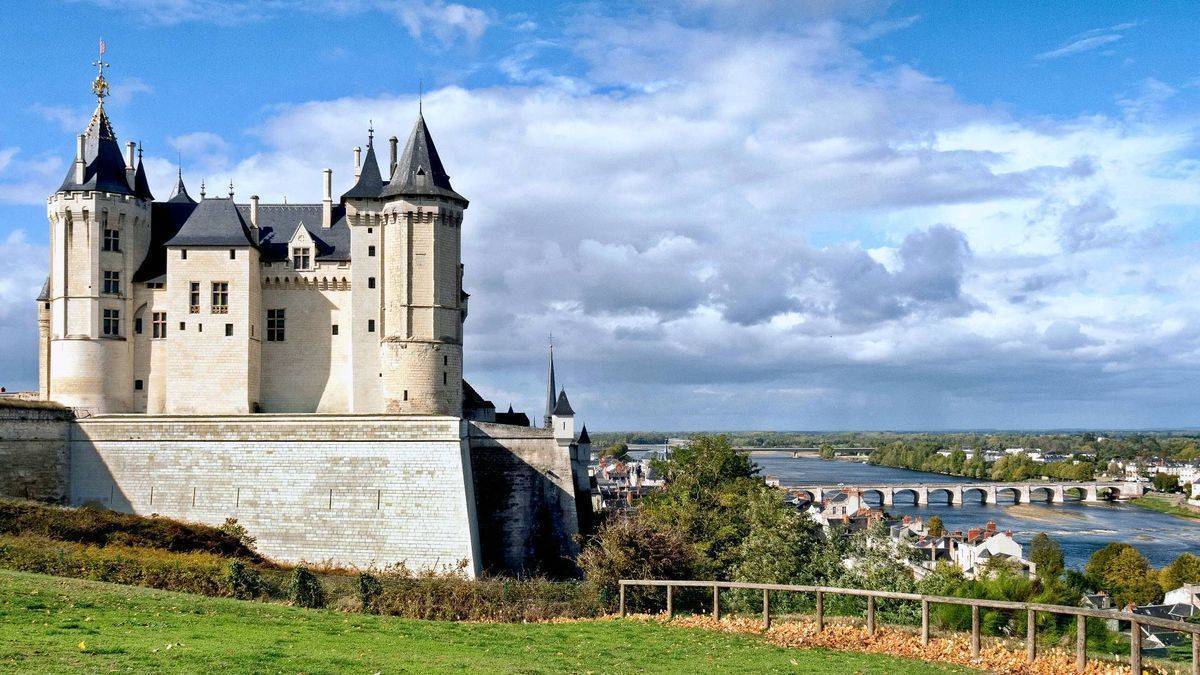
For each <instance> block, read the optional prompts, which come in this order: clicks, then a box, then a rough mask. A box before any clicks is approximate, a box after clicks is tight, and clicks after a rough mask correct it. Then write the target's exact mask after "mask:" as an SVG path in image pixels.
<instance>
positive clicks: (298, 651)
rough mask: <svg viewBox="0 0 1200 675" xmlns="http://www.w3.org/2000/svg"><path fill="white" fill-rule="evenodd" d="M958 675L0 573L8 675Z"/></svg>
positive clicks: (910, 665)
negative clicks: (82, 674) (455, 674)
mask: <svg viewBox="0 0 1200 675" xmlns="http://www.w3.org/2000/svg"><path fill="white" fill-rule="evenodd" d="M81 670H82V671H86V672H98V671H112V670H121V671H131V670H132V671H135V672H149V671H153V672H198V671H208V672H217V671H219V672H247V671H255V672H292V673H297V672H304V673H321V672H358V673H376V672H384V673H396V672H430V671H442V672H444V671H461V670H488V671H505V672H523V673H532V672H561V671H571V672H589V671H590V672H629V671H650V670H652V671H655V672H691V673H694V672H712V671H714V670H719V671H721V672H797V671H809V670H819V671H821V672H825V673H861V672H889V673H935V672H963V671H955V670H951V669H948V668H945V667H942V666H937V665H933V664H924V663H919V662H914V661H905V660H898V659H891V658H887V657H881V656H874V655H867V654H850V653H834V652H825V651H820V650H791V649H784V648H780V647H775V646H772V645H770V644H768V643H767V642H765V641H764V640H761V639H759V638H756V637H753V636H739V635H725V634H720V633H715V632H710V631H703V630H690V629H686V628H675V627H667V626H660V625H657V624H649V623H641V622H621V621H603V620H602V621H586V622H578V623H554V624H549V623H542V624H471V623H445V622H426V621H410V620H403V619H392V618H383V617H376V616H369V615H361V614H342V613H337V612H329V611H314V610H302V609H296V608H291V607H284V606H281V605H273V604H263V603H253V602H241V601H237V600H224V599H214V598H205V597H199V596H193V595H185V594H181V593H169V592H165V591H156V590H150V589H144V588H134V587H127V586H118V585H113V584H104V583H98V582H91V581H79V580H75V579H63V578H58V577H47V576H42V575H36V574H25V573H20V572H10V571H0V671H3V672H31V673H32V672H36V673H46V672H67V671H72V672H77V671H81Z"/></svg>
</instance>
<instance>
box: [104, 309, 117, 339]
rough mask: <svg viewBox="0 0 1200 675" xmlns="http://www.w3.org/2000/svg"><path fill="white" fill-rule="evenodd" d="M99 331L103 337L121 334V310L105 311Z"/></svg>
mask: <svg viewBox="0 0 1200 675" xmlns="http://www.w3.org/2000/svg"><path fill="white" fill-rule="evenodd" d="M101 330H102V331H103V333H104V335H109V336H113V337H115V336H118V335H120V334H121V310H119V309H106V310H104V321H103V323H102V324H101Z"/></svg>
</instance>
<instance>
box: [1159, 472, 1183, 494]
mask: <svg viewBox="0 0 1200 675" xmlns="http://www.w3.org/2000/svg"><path fill="white" fill-rule="evenodd" d="M1154 489H1155V490H1158V491H1159V492H1172V491H1174V490H1177V489H1179V476H1172V475H1171V474H1167V473H1156V474H1154Z"/></svg>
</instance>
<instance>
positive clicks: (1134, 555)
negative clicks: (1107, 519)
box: [1103, 546, 1163, 607]
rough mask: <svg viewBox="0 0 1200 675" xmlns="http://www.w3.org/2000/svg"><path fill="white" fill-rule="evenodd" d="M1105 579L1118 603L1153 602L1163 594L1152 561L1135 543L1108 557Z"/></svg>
mask: <svg viewBox="0 0 1200 675" xmlns="http://www.w3.org/2000/svg"><path fill="white" fill-rule="evenodd" d="M1103 579H1104V582H1105V584H1106V586H1107V588H1106V590H1108V592H1109V593H1110V594H1111V595H1112V597H1113V601H1115V602H1116V603H1117V606H1118V607H1125V606H1126V605H1130V604H1133V605H1148V604H1152V603H1155V602H1157V601H1158V600H1160V599H1161V598H1162V595H1163V592H1162V588H1160V587H1159V585H1158V575H1157V574H1156V573H1155V571H1154V570H1153V569H1152V568H1151V567H1150V561H1148V560H1146V557H1145V556H1143V555H1142V554H1141V553H1140V552H1139V551H1138V550H1137V549H1136V548H1133V547H1132V546H1130V547H1129V548H1125V549H1122V550H1121V552H1120V553H1118V554H1117V555H1116V557H1114V558H1112V560H1110V561H1109V563H1108V565H1107V566H1106V567H1105V570H1104V576H1103Z"/></svg>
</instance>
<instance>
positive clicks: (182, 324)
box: [179, 321, 187, 330]
mask: <svg viewBox="0 0 1200 675" xmlns="http://www.w3.org/2000/svg"><path fill="white" fill-rule="evenodd" d="M179 330H187V322H185V321H180V322H179Z"/></svg>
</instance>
